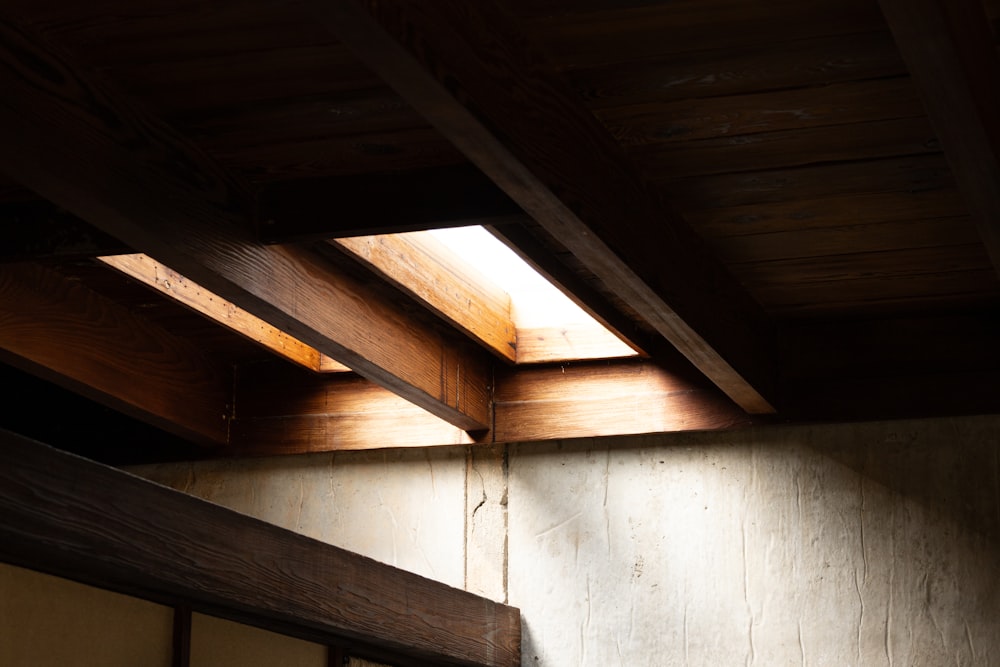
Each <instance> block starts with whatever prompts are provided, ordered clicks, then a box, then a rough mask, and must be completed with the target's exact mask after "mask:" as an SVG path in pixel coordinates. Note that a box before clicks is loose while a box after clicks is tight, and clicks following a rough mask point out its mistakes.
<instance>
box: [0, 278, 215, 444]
mask: <svg viewBox="0 0 1000 667" xmlns="http://www.w3.org/2000/svg"><path fill="white" fill-rule="evenodd" d="M0 358H3V360H4V361H6V362H8V363H10V364H12V365H14V366H18V367H20V368H22V369H24V370H27V371H29V372H32V373H34V374H36V375H40V376H42V377H44V378H46V379H48V380H50V381H53V382H55V383H56V384H59V385H61V386H63V387H66V388H69V389H72V390H74V391H77V392H79V393H81V394H83V395H84V396H87V397H88V398H91V399H93V400H96V401H98V402H100V403H103V404H105V405H109V406H111V407H113V408H116V409H118V410H121V411H122V412H124V413H126V414H128V415H131V416H133V417H136V418H138V419H141V420H143V421H146V422H149V423H151V424H154V425H156V426H159V427H160V428H163V429H164V430H166V431H169V432H171V433H174V434H176V435H180V436H182V437H185V438H188V439H190V440H193V441H195V442H198V443H201V444H214V445H221V444H225V443H226V442H227V441H228V437H229V436H228V434H229V415H230V412H231V391H232V370H231V369H227V368H223V367H222V366H221V365H219V364H216V363H213V361H212V360H211V359H210V358H208V357H207V356H206V355H205V354H204V353H203V352H202V350H200V349H198V348H197V347H195V346H194V344H193V343H191V342H190V341H188V340H186V339H182V338H178V337H177V336H174V335H173V334H171V333H169V332H167V331H165V330H164V329H162V328H160V327H158V326H156V325H154V324H152V323H150V322H148V321H146V320H144V319H142V318H141V317H139V316H137V315H134V314H133V313H132V312H131V311H130V310H129V309H128V308H125V307H124V306H121V305H119V304H117V303H115V302H113V301H111V300H109V299H107V298H105V297H103V296H101V295H99V294H97V293H96V292H93V291H91V290H89V289H87V288H86V287H84V286H83V285H81V284H80V283H79V282H76V281H72V280H68V279H66V278H64V277H63V276H62V275H60V274H58V273H56V272H55V271H53V270H51V269H47V268H44V267H42V266H39V265H33V264H4V265H0ZM54 418H58V417H57V416H56V417H54ZM136 446H137V447H139V446H141V444H140V443H136Z"/></svg>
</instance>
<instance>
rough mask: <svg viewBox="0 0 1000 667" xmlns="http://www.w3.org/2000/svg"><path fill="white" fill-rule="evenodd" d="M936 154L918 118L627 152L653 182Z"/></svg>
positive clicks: (662, 145) (935, 143) (933, 141)
mask: <svg viewBox="0 0 1000 667" xmlns="http://www.w3.org/2000/svg"><path fill="white" fill-rule="evenodd" d="M917 111H918V112H919V109H917ZM940 152H941V147H940V146H939V144H938V141H937V137H936V135H935V134H934V130H933V129H931V126H930V123H929V122H928V121H927V119H926V118H925V117H923V116H922V115H921V116H920V117H915V118H899V119H892V120H880V121H872V122H865V123H852V124H850V125H832V126H823V127H815V128H807V129H796V130H779V131H775V132H760V133H757V134H749V135H738V136H720V137H714V138H710V139H699V140H697V141H677V142H670V143H654V144H647V145H643V146H636V147H634V148H631V149H629V155H630V156H631V157H632V158H633V159H634V160H635V161H636V164H638V165H639V166H640V167H641V168H642V170H643V173H645V174H646V175H647V177H648V178H649V179H651V180H654V181H666V180H670V179H675V178H686V177H690V176H710V175H714V174H726V173H733V172H746V171H761V170H769V169H782V168H788V167H805V166H809V165H820V164H824V163H831V162H857V161H859V160H869V159H880V158H894V157H898V156H909V155H926V154H931V153H940Z"/></svg>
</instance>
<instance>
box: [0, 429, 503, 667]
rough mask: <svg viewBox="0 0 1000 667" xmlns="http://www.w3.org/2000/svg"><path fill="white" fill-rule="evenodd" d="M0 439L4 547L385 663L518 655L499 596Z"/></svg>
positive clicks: (7, 553)
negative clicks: (465, 588) (456, 586)
mask: <svg viewBox="0 0 1000 667" xmlns="http://www.w3.org/2000/svg"><path fill="white" fill-rule="evenodd" d="M0 445H2V446H0V463H2V465H0V516H2V517H3V518H2V520H0V535H2V539H0V558H2V559H3V560H5V561H9V562H14V563H19V564H27V565H30V566H31V567H33V568H36V569H42V570H45V571H49V572H52V573H54V574H58V575H61V576H66V577H69V578H72V579H78V580H81V581H84V582H87V583H91V584H95V585H98V586H103V587H107V588H112V589H117V590H122V591H124V592H128V593H132V594H137V595H140V596H143V597H150V598H152V599H156V600H164V601H168V602H171V603H175V604H176V603H178V602H181V601H186V602H188V603H190V604H191V606H192V607H193V608H196V609H197V610H198V611H208V612H212V613H215V614H217V615H220V616H225V617H228V618H232V619H233V620H238V621H242V622H249V623H252V624H255V625H258V626H262V627H265V628H267V629H270V630H275V631H278V632H284V633H285V634H292V635H296V636H300V637H303V638H306V639H311V640H313V641H317V640H318V641H325V642H326V643H338V644H340V645H344V646H345V647H348V648H351V649H354V647H358V649H360V650H352V651H351V652H352V653H358V654H359V655H366V656H370V657H376V658H380V657H383V656H384V657H385V658H386V661H387V662H390V663H391V664H398V665H430V664H434V665H483V666H488V665H489V666H493V665H496V666H500V665H505V666H509V667H514V666H515V665H519V664H520V651H519V646H520V621H519V614H518V611H517V610H516V609H514V608H512V607H508V606H505V605H502V604H497V603H494V602H491V601H489V600H486V599H484V598H481V597H478V596H475V595H472V594H471V593H465V592H463V591H459V590H456V589H454V588H450V587H448V586H445V585H443V584H439V583H437V582H433V581H431V580H428V579H424V578H423V577H419V576H417V575H414V574H410V573H407V572H404V571H402V570H398V569H396V568H393V567H390V566H387V565H382V564H380V563H376V562H375V561H373V560H370V559H368V558H365V557H362V556H359V555H356V554H352V553H350V552H347V551H344V550H343V549H339V548H337V547H333V546H330V545H327V544H323V543H321V542H318V541H316V540H312V539H310V538H307V537H304V536H302V535H298V534H296V533H293V532H290V531H286V530H284V529H281V528H278V527H276V526H273V525H270V524H267V523H264V522H262V521H258V520H256V519H252V518H250V517H247V516H244V515H241V514H238V513H236V512H233V511H231V510H228V509H225V508H222V507H219V506H217V505H213V504H211V503H208V502H205V501H202V500H199V499H197V498H194V497H191V496H187V495H184V494H182V493H179V492H175V491H173V490H170V489H166V488H163V487H161V486H158V485H156V484H152V483H150V482H147V481H145V480H141V479H139V478H137V477H133V476H131V475H128V474H126V473H123V472H120V471H118V470H115V469H112V468H108V467H105V466H101V465H99V464H96V463H92V462H89V461H86V460H85V459H80V458H77V457H74V456H72V455H69V454H65V453H61V452H58V451H56V450H54V449H51V448H48V447H46V446H44V445H41V444H39V443H36V442H32V441H28V440H24V439H22V438H20V437H18V436H15V435H12V434H10V433H7V432H0ZM83 490H85V492H84V491H83Z"/></svg>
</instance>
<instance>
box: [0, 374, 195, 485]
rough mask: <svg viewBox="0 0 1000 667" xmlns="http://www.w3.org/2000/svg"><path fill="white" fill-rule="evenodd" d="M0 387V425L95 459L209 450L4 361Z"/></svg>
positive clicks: (129, 460) (153, 459)
mask: <svg viewBox="0 0 1000 667" xmlns="http://www.w3.org/2000/svg"><path fill="white" fill-rule="evenodd" d="M0 386H2V387H4V392H3V393H4V396H3V401H2V408H0V428H3V429H6V430H9V431H12V432H14V433H18V434H20V435H23V436H25V437H28V438H31V439H33V440H38V441H41V442H44V443H45V444H48V445H52V446H53V447H56V448H58V449H61V450H63V451H67V452H71V453H73V454H77V455H79V456H84V457H86V458H89V459H91V460H94V461H98V462H100V463H105V464H108V465H113V466H124V465H137V464H142V463H157V462H164V461H188V460H193V459H203V458H207V457H208V456H209V455H210V454H211V453H212V452H211V450H210V449H207V448H204V447H200V446H198V445H196V444H194V443H192V442H190V441H187V440H184V439H183V438H180V437H178V436H175V435H173V434H171V433H168V432H166V431H164V430H162V429H158V428H156V427H154V426H151V425H149V424H146V423H144V422H141V421H139V420H137V419H133V418H131V417H128V416H126V415H124V414H122V413H120V412H117V411H115V410H112V409H111V408H108V407H106V406H104V405H101V404H100V403H97V402H95V401H91V400H90V399H87V398H84V397H82V396H80V395H78V394H75V393H73V392H71V391H68V390H66V389H63V388H62V387H59V386H57V385H54V384H52V383H50V382H47V381H45V380H42V379H40V378H37V377H35V376H34V375H31V374H29V373H25V372H23V371H21V370H19V369H16V368H14V367H12V366H8V365H6V364H0Z"/></svg>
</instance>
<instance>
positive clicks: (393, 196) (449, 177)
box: [260, 164, 524, 243]
mask: <svg viewBox="0 0 1000 667" xmlns="http://www.w3.org/2000/svg"><path fill="white" fill-rule="evenodd" d="M332 203H335V205H336V210H337V213H336V214H335V215H333V214H331V211H330V207H331V205H332ZM260 207H261V226H260V238H261V240H263V241H264V242H266V243H288V242H292V241H304V240H321V239H322V240H325V239H332V238H337V237H344V236H358V235H366V234H395V233H400V232H413V231H418V230H422V229H440V228H444V227H455V226H464V225H477V224H486V223H491V224H504V223H506V222H508V221H510V220H517V219H520V218H522V217H523V215H524V213H523V211H521V208H520V207H519V206H518V205H517V204H515V203H514V202H513V201H511V199H510V197H508V196H507V195H506V194H504V192H503V191H502V190H500V188H498V187H497V186H496V185H495V184H494V183H493V182H492V181H490V180H489V179H488V178H486V177H485V176H484V175H483V174H482V172H481V171H479V170H478V169H476V168H475V167H473V166H471V165H469V164H463V165H456V166H451V167H438V168H432V169H421V170H415V171H395V172H390V173H384V174H367V175H363V176H357V175H345V176H338V177H336V178H317V179H303V180H295V181H288V182H284V183H273V184H271V185H269V186H267V187H265V188H264V189H263V191H262V192H261V195H260Z"/></svg>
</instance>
